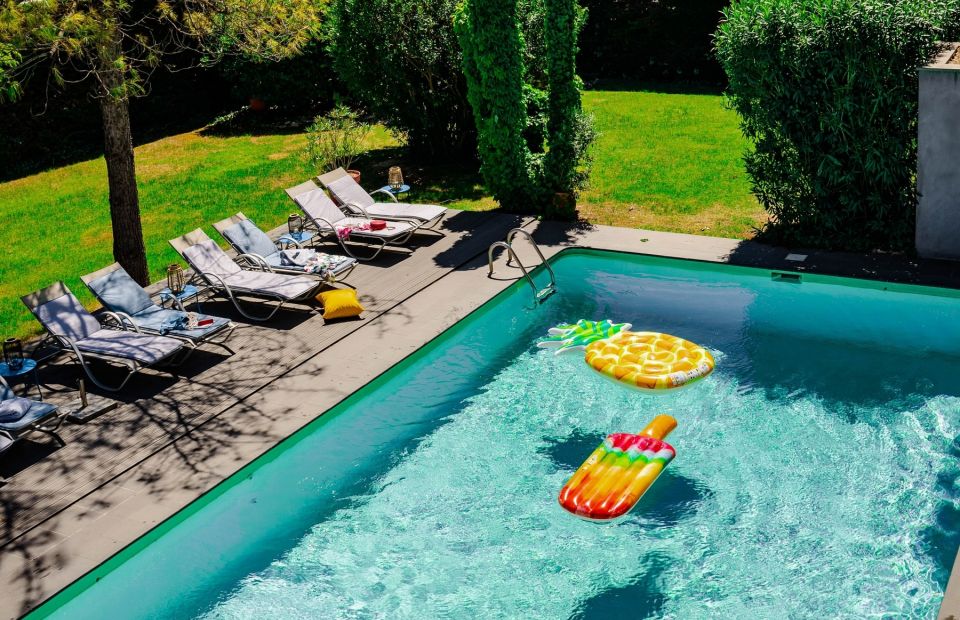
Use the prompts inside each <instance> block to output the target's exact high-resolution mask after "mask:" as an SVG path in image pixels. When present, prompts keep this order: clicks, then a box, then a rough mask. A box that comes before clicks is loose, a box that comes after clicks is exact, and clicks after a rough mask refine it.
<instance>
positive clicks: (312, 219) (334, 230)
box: [310, 216, 337, 234]
mask: <svg viewBox="0 0 960 620" xmlns="http://www.w3.org/2000/svg"><path fill="white" fill-rule="evenodd" d="M317 222H323V223H324V224H326V225H327V226H329V227H330V232H332V233H334V234H336V233H337V227H336V226H334V225H333V223H332V222H331V221H330V220H328V219H326V218H322V217H316V218H315V217H312V216H311V217H310V226H312V227H313V228H314V229H315V230H316V231H317V232H318V233H322V232H325V231H324V230H323V229H322V228H320V227H319V226H318V225H317Z"/></svg>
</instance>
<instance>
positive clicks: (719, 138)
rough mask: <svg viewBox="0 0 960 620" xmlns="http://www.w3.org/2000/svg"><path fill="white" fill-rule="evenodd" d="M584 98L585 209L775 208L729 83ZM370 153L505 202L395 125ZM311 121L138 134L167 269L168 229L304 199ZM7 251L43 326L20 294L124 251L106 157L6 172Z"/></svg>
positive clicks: (659, 221)
mask: <svg viewBox="0 0 960 620" xmlns="http://www.w3.org/2000/svg"><path fill="white" fill-rule="evenodd" d="M584 106H585V108H586V109H587V111H589V112H591V113H593V114H594V116H595V118H596V123H597V128H598V129H599V131H600V132H601V136H600V138H599V140H598V141H597V143H596V145H595V148H594V172H593V176H592V181H591V187H590V188H589V190H587V191H586V192H584V194H583V195H582V196H581V199H580V213H581V215H582V216H584V217H585V218H586V219H588V220H590V221H592V222H594V223H598V224H611V225H618V226H631V227H645V228H654V229H659V230H670V231H677V232H688V233H694V234H697V233H700V234H712V235H720V236H729V237H745V236H749V235H750V234H751V229H752V227H753V226H754V225H756V224H758V223H759V222H760V221H761V220H762V217H763V212H762V210H761V209H760V207H759V206H758V205H757V202H756V200H755V199H754V198H753V197H752V195H751V194H750V192H749V185H748V182H747V179H746V177H745V174H744V171H743V166H742V164H741V162H740V156H741V155H742V153H743V151H744V149H745V148H746V146H747V145H746V143H745V141H744V140H743V138H742V137H741V136H740V133H739V130H738V128H737V122H736V117H735V116H734V115H733V113H732V112H730V111H728V110H725V109H724V108H723V107H722V102H721V98H720V97H719V96H716V95H682V94H663V93H653V92H615V91H592V92H588V93H586V94H585V97H584ZM368 146H369V147H370V149H371V151H370V153H369V154H368V155H367V156H366V157H364V158H363V159H361V160H360V161H359V162H358V167H359V168H360V169H361V171H363V173H364V179H363V182H364V185H366V186H368V187H371V186H374V187H375V186H379V185H381V184H382V183H381V181H383V180H385V179H386V172H385V170H386V168H387V167H388V166H390V165H400V166H402V167H403V169H404V174H405V176H406V177H407V180H409V181H410V182H411V184H412V185H413V186H414V188H415V190H416V193H415V194H414V195H413V197H414V198H415V199H417V200H421V201H425V202H426V201H436V202H444V203H445V204H448V205H449V206H451V207H454V208H458V209H470V210H488V209H493V208H496V203H495V202H494V201H493V199H492V198H491V197H490V196H489V195H488V194H487V193H486V191H485V190H484V187H483V184H482V182H481V180H480V178H479V176H478V175H477V174H476V172H475V171H471V170H465V169H463V168H462V167H456V166H453V165H433V166H419V165H417V164H416V163H415V162H409V161H407V160H406V159H404V156H405V152H404V150H403V149H402V148H400V146H399V145H398V144H397V143H396V141H395V140H394V139H393V138H392V137H391V136H390V134H388V133H387V132H386V131H385V130H383V129H382V128H378V129H376V130H375V131H374V132H373V133H371V135H370V137H369V138H368ZM302 148H303V136H302V134H299V133H280V134H267V135H235V136H231V135H215V134H213V133H210V132H191V133H185V134H180V135H176V136H172V137H169V138H165V139H162V140H159V141H157V142H153V143H150V144H145V145H143V146H140V147H138V148H137V174H138V180H139V187H140V200H141V211H142V214H141V215H142V218H143V229H144V235H145V241H146V245H147V257H148V260H149V264H150V268H151V272H152V274H153V276H154V278H155V279H159V278H160V277H162V274H163V273H164V270H165V267H166V265H168V264H169V263H171V262H176V261H177V256H176V254H175V253H174V252H173V250H172V249H170V247H169V246H168V244H167V240H168V239H170V238H172V237H175V236H178V235H180V234H183V233H184V232H187V231H189V230H192V229H194V228H197V227H204V228H205V229H206V230H207V231H208V232H209V233H210V234H211V235H212V236H213V237H214V238H217V237H216V235H215V233H213V231H212V229H211V228H210V226H209V224H210V223H211V222H215V221H217V220H219V219H222V218H224V217H227V216H229V215H232V214H233V213H236V212H237V211H243V212H244V213H246V214H247V215H248V216H250V217H252V218H253V219H254V220H255V221H256V222H258V223H259V224H260V225H261V226H263V227H265V228H270V227H274V226H277V225H279V224H281V223H282V222H284V221H285V220H286V216H287V214H288V213H289V212H290V211H291V206H292V205H291V204H290V203H289V202H288V199H287V198H286V195H285V194H284V192H283V188H285V187H289V186H291V185H295V184H296V183H299V182H301V181H303V180H304V179H306V178H309V177H310V176H311V174H312V173H313V172H314V171H312V170H310V169H309V167H308V166H307V165H306V163H305V162H304V160H303V158H302V157H301V151H302ZM0 221H2V222H3V228H2V230H3V242H4V243H5V244H6V250H7V251H6V252H5V253H4V256H3V258H2V259H0V327H2V329H0V337H6V336H11V335H16V336H21V337H24V336H30V335H32V334H35V333H37V330H38V326H37V324H36V323H35V322H34V321H33V319H32V317H31V316H30V315H29V313H28V312H27V311H26V309H25V308H24V307H23V305H22V304H21V303H20V300H19V298H20V296H21V295H24V294H26V293H29V292H31V291H34V290H36V289H38V288H40V287H42V286H46V285H47V284H50V283H51V282H54V281H56V280H61V279H62V280H64V281H66V283H67V285H68V286H69V287H70V288H71V289H72V290H73V291H74V292H75V293H77V294H78V296H79V297H80V298H81V299H82V300H83V301H84V303H86V304H88V305H90V306H91V307H92V306H93V303H94V302H93V299H92V297H91V296H90V295H89V294H88V293H87V292H86V289H85V287H84V286H83V285H82V284H81V282H80V279H79V276H80V275H82V274H85V273H89V272H91V271H94V270H96V269H99V268H100V267H103V266H105V265H107V264H109V263H111V262H113V258H112V247H111V244H112V237H111V231H110V216H109V206H108V200H107V184H106V167H105V164H104V161H103V159H102V158H100V159H96V160H92V161H86V162H82V163H78V164H74V165H70V166H65V167H63V168H59V169H56V170H50V171H47V172H43V173H40V174H36V175H33V176H30V177H26V178H22V179H18V180H15V181H10V182H7V183H2V184H0Z"/></svg>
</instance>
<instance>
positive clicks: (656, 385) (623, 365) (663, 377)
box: [585, 331, 714, 391]
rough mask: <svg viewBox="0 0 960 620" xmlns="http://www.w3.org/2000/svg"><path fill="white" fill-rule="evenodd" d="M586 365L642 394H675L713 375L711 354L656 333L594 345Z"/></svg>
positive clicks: (633, 334)
mask: <svg viewBox="0 0 960 620" xmlns="http://www.w3.org/2000/svg"><path fill="white" fill-rule="evenodd" d="M585 359H586V362H587V364H589V365H590V367H591V368H593V369H594V370H595V371H597V372H599V373H600V374H601V375H603V376H605V377H607V378H608V379H613V380H614V381H616V382H617V383H619V384H621V385H625V386H628V387H632V388H636V389H639V390H643V391H663V390H673V389H677V388H681V387H685V386H688V385H691V384H693V383H695V382H697V381H699V380H700V379H703V378H704V377H706V376H707V375H709V374H710V373H711V372H713V368H714V361H713V356H712V355H710V352H709V351H707V350H706V349H704V348H703V347H701V346H700V345H697V344H694V343H692V342H690V341H689V340H684V339H683V338H677V337H676V336H671V335H669V334H661V333H657V332H630V331H624V332H620V333H618V334H615V335H613V336H611V337H610V338H606V339H604V340H598V341H596V342H593V343H591V344H590V345H589V346H588V347H587V349H586V356H585Z"/></svg>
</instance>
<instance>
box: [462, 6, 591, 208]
mask: <svg viewBox="0 0 960 620" xmlns="http://www.w3.org/2000/svg"><path fill="white" fill-rule="evenodd" d="M544 7H545V11H544V13H543V24H542V28H543V30H542V32H543V33H544V36H543V39H542V41H540V40H536V41H535V46H537V47H539V48H541V49H542V50H543V52H544V53H543V54H542V55H541V57H543V58H544V60H545V62H544V63H543V64H542V65H541V64H539V63H527V62H525V60H526V59H527V58H529V57H530V56H531V54H529V50H530V49H531V48H530V47H529V46H528V45H527V43H526V41H525V37H524V33H523V26H522V23H524V22H521V21H520V14H521V11H519V10H518V0H479V1H478V0H469V1H467V2H465V3H464V4H463V5H462V8H461V10H460V11H459V12H458V14H457V17H456V20H455V24H456V29H457V33H458V35H459V37H460V44H461V46H462V48H463V58H464V73H465V74H466V77H467V84H468V97H469V100H470V105H471V107H472V108H473V114H474V119H475V122H476V124H477V130H478V135H479V140H478V141H479V145H478V153H479V155H480V161H481V168H480V170H481V172H482V173H483V177H484V180H485V181H486V184H487V186H488V187H489V188H490V190H491V192H492V193H493V195H494V197H495V198H496V199H497V201H498V202H500V204H501V205H502V206H504V207H506V208H508V209H511V210H520V211H540V212H544V211H547V212H549V207H550V205H551V199H552V197H553V194H554V193H575V192H576V191H577V190H578V189H579V188H580V187H581V186H582V185H583V183H584V182H585V181H586V174H585V164H586V153H587V149H588V147H589V143H590V141H591V140H592V137H593V133H592V130H591V129H590V124H589V122H588V121H587V119H586V118H585V117H584V116H583V113H582V111H581V106H580V85H581V84H580V80H579V78H577V76H576V73H575V68H576V67H575V64H576V63H575V59H576V53H577V32H578V31H579V28H580V26H581V25H582V23H583V12H582V10H581V9H580V8H579V6H578V5H577V3H576V1H575V0H546V1H545V4H544ZM527 19H529V16H528V17H527ZM525 23H529V22H525ZM569 206H572V205H568V206H567V207H566V208H567V209H569ZM554 214H555V215H559V216H561V217H572V216H573V215H574V213H573V212H571V211H569V210H565V211H564V212H559V213H554Z"/></svg>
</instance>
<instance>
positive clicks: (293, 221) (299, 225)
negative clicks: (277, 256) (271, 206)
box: [287, 213, 303, 235]
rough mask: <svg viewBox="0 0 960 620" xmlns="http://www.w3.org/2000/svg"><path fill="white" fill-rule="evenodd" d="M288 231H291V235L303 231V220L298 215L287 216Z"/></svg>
mask: <svg viewBox="0 0 960 620" xmlns="http://www.w3.org/2000/svg"><path fill="white" fill-rule="evenodd" d="M287 230H289V231H290V234H291V235H292V234H294V233H298V232H301V231H302V230H303V218H302V217H300V216H299V215H297V214H296V213H291V214H290V215H288V216H287Z"/></svg>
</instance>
